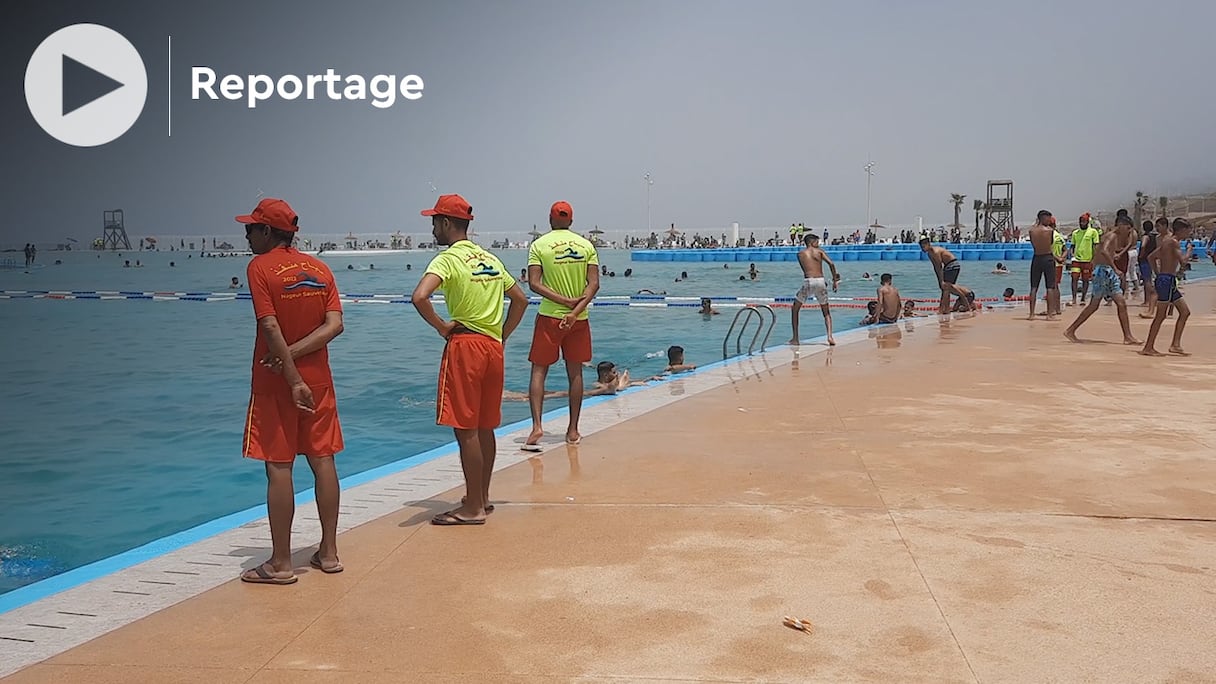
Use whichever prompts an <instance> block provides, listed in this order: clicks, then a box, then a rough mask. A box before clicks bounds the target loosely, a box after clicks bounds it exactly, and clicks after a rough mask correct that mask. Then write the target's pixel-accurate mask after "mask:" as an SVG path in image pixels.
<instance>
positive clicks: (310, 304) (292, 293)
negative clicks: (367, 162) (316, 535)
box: [236, 197, 344, 584]
mask: <svg viewBox="0 0 1216 684" xmlns="http://www.w3.org/2000/svg"><path fill="white" fill-rule="evenodd" d="M236 221H237V223H243V224H245V239H246V240H247V241H248V242H249V250H250V251H251V252H253V253H254V254H255V255H256V256H254V257H253V259H251V260H250V261H249V266H248V268H247V269H246V273H245V280H246V282H247V283H248V285H249V294H250V296H251V299H252V300H253V314H254V316H255V317H256V318H257V325H258V329H257V338H256V341H255V342H254V346H253V376H252V382H251V388H250V389H251V391H250V398H249V409H248V411H247V413H246V423H245V438H244V444H243V446H242V452H243V454H244V456H245V457H246V458H252V459H256V460H259V461H263V462H265V466H266V510H267V513H268V515H269V517H270V539H271V545H272V547H273V548H272V551H271V556H270V560H268V561H266V562H264V563H262V564H260V565H258V566H257V567H256V568H253V569H250V570H247V571H245V572H244V573H243V574H242V575H241V579H242V580H244V581H246V582H253V583H257V584H292V583H294V582H296V580H297V578H296V576H295V572H294V571H293V569H292V566H291V524H292V519H293V518H294V517H295V487H294V484H293V482H292V476H291V468H292V464H293V463H294V462H295V459H296V456H297V455H300V454H303V455H304V456H305V457H306V458H307V459H308V465H309V467H310V468H312V473H313V477H314V479H315V481H316V499H317V515H318V517H319V518H320V521H321V543H320V545H319V546H318V548H317V552H316V553H314V554H313V555H312V558H311V559H310V561H309V564H310V565H311V566H312V567H314V568H317V569H318V570H321V571H322V572H324V573H327V574H329V573H336V572H342V563H341V562H339V560H338V502H339V492H340V487H339V485H338V471H337V469H336V468H335V466H334V455H335V454H337V453H338V452H339V451H341V450H342V448H343V446H344V445H343V442H342V427H341V425H340V423H339V421H338V403H337V398H336V397H335V395H334V386H333V377H332V375H331V373H330V369H329V350H328V348H327V347H328V345H329V343H330V341H332V340H333V339H334V338H335V337H337V336H338V335H340V334H342V329H343V326H342V304H341V302H340V301H339V299H338V285H337V282H336V281H335V280H334V274H333V272H332V271H330V269H329V266H327V265H326V264H325V262H323V261H321V260H320V259H317V258H315V257H312V256H310V255H307V254H301V253H300V252H298V251H296V250H295V249H294V248H293V247H292V246H291V244H292V241H293V239H294V238H295V236H296V232H297V230H298V229H299V217H298V216H297V215H296V213H295V211H293V210H292V208H291V206H290V205H288V204H287V202H285V201H283V200H281V199H275V198H272V197H267V198H264V199H263V200H262V201H261V202H258V206H257V208H255V209H254V210H253V212H252V213H250V214H247V215H245V216H237V217H236Z"/></svg>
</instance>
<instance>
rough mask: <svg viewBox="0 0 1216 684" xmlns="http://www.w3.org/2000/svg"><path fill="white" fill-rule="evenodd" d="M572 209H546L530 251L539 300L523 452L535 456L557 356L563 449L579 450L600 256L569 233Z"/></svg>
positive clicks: (564, 206)
mask: <svg viewBox="0 0 1216 684" xmlns="http://www.w3.org/2000/svg"><path fill="white" fill-rule="evenodd" d="M573 222H574V209H572V208H571V207H570V205H569V204H568V203H566V202H556V203H554V205H553V206H552V208H550V209H549V228H550V230H549V232H548V233H545V234H544V235H542V236H540V237H538V238H536V240H534V241H533V242H532V245H531V246H530V247H528V286H529V287H530V288H531V289H532V291H533V292H535V293H536V294H538V295H540V296H541V297H542V299H541V302H540V310H539V311H538V312H537V313H536V327H535V328H533V331H532V348H531V350H530V351H529V352H528V361H530V362H531V363H532V379H531V381H530V382H529V383H528V404H529V408H531V410H532V431H531V432H530V433H529V434H528V438H527V439H526V440H524V445H523V449H524V450H525V451H539V450H540V448H541V447H540V438H541V437H543V436H544V434H545V433H544V431H543V430H542V429H541V422H540V417H541V414H542V413H544V405H545V377H546V376H548V374H549V366H552V365H553V364H555V363H557V357H558V354H559V353H560V354H561V357H562V359H563V360H564V361H565V362H566V380H567V383H568V385H569V390H568V396H569V397H570V399H569V406H570V421H569V423H568V424H567V426H566V443H567V444H578V442H579V439H580V435H579V432H578V419H579V414H580V413H581V412H582V409H583V364H584V363H587V362H588V361H590V360H591V322H590V321H589V320H588V318H589V313H588V311H587V307H588V305H590V304H591V300H592V299H593V298H594V297H595V293H596V292H598V291H599V289H600V272H599V269H598V268H597V266H598V265H599V256H598V255H597V254H596V251H595V247H594V246H593V245H592V244H591V241H590V240H588V239H587V238H585V237H583V236H581V235H579V234H578V233H575V232H574V231H572V230H570V226H571V224H572V223H573Z"/></svg>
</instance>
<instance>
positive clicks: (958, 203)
mask: <svg viewBox="0 0 1216 684" xmlns="http://www.w3.org/2000/svg"><path fill="white" fill-rule="evenodd" d="M965 199H967V196H966V195H960V194H958V193H957V192H952V193H950V203H951V204H953V205H954V227H955V228H957V227H958V226H959V223H958V214H959V211H960V210H961V209H962V208H963V200H965Z"/></svg>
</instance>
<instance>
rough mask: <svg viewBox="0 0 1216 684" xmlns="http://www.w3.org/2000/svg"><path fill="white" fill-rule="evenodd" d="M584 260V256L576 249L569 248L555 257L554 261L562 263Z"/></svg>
mask: <svg viewBox="0 0 1216 684" xmlns="http://www.w3.org/2000/svg"><path fill="white" fill-rule="evenodd" d="M582 258H583V255H582V254H579V253H578V251H577V250H576V249H574V248H573V247H567V248H566V249H565V251H563V252H561V253H560V254H557V255H556V256H554V257H553V260H554V261H561V260H562V259H582Z"/></svg>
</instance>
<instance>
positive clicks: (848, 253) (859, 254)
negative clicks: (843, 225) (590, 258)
mask: <svg viewBox="0 0 1216 684" xmlns="http://www.w3.org/2000/svg"><path fill="white" fill-rule="evenodd" d="M1190 242H1194V244H1195V254H1201V253H1203V242H1202V241H1200V240H1193V241H1190ZM934 244H935V245H937V246H939V247H945V248H946V249H948V250H950V251H951V252H952V253H953V254H954V255H955V256H956V257H958V258H959V259H961V260H963V261H1030V259H1031V258H1032V257H1033V256H1034V248H1033V247H1031V245H1030V243H1029V242H978V243H963V244H958V243H950V242H936V243H934ZM1186 247H1187V244H1186V242H1185V241H1184V242H1183V244H1182V248H1183V249H1184V250H1185V249H1186ZM799 249H800V248H799V247H790V246H783V247H728V248H721V249H635V250H632V251H631V253H630V260H631V261H681V262H693V261H712V262H744V263H759V262H762V261H797V260H798V251H799ZM823 249H824V251H825V252H827V253H828V256H829V257H831V258H832V260H833V261H836V262H842V261H928V260H929V255H927V254H925V253H924V252H923V251H921V248H920V245H919V244H915V243H914V244H902V243H901V244H882V245H827V246H825V247H824V248H823Z"/></svg>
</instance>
